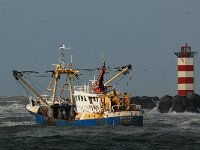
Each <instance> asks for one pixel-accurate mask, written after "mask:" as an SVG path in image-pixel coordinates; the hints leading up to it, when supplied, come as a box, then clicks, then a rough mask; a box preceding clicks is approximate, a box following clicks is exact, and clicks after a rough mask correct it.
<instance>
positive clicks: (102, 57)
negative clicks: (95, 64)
mask: <svg viewBox="0 0 200 150" xmlns="http://www.w3.org/2000/svg"><path fill="white" fill-rule="evenodd" d="M101 59H102V62H104V61H105V60H104V56H103V53H102V54H101Z"/></svg>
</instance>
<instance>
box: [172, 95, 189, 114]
mask: <svg viewBox="0 0 200 150" xmlns="http://www.w3.org/2000/svg"><path fill="white" fill-rule="evenodd" d="M185 110H186V103H185V98H184V97H180V96H174V97H173V98H172V111H175V112H184V111H185Z"/></svg>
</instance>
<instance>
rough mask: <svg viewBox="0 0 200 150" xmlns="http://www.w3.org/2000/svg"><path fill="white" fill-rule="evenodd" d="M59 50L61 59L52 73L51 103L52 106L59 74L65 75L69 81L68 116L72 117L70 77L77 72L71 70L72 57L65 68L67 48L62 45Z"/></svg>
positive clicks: (77, 71)
mask: <svg viewBox="0 0 200 150" xmlns="http://www.w3.org/2000/svg"><path fill="white" fill-rule="evenodd" d="M59 49H60V50H61V58H60V59H59V60H60V64H56V68H55V71H54V72H53V75H54V78H55V81H54V88H53V96H52V97H53V99H52V103H53V105H54V103H55V98H56V92H57V83H58V80H59V79H60V75H61V74H67V77H68V79H69V96H70V101H69V104H70V105H71V109H70V116H71V117H73V104H74V101H73V85H72V77H73V76H74V75H76V74H77V73H79V70H73V69H72V57H71V63H70V64H68V69H66V68H65V59H64V50H66V49H67V48H65V46H64V45H63V46H60V48H59ZM68 49H69V48H68Z"/></svg>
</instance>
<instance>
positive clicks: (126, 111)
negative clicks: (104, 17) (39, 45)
mask: <svg viewBox="0 0 200 150" xmlns="http://www.w3.org/2000/svg"><path fill="white" fill-rule="evenodd" d="M59 49H60V51H61V57H60V58H59V60H60V62H59V63H58V64H55V69H54V70H53V71H48V72H51V73H52V76H51V82H50V84H49V85H48V87H47V89H46V91H48V92H50V93H51V95H47V94H46V92H44V93H42V94H40V93H39V92H38V91H37V89H35V88H34V86H32V85H31V83H29V82H28V81H27V78H26V75H28V74H31V73H37V72H34V71H16V70H13V76H14V77H15V79H16V80H17V81H18V82H19V83H20V85H22V87H24V88H25V89H26V90H27V91H29V93H30V95H29V101H30V102H29V103H28V104H27V105H26V109H27V110H28V111H29V112H30V113H31V114H32V115H34V117H35V121H36V123H37V124H40V125H54V126H100V125H110V126H118V125H124V126H128V125H137V126H142V125H143V116H142V108H141V106H140V105H135V104H131V103H130V95H129V94H127V93H123V94H122V93H120V92H119V91H117V90H116V89H115V88H113V87H112V86H111V85H110V83H111V82H112V81H113V80H115V79H116V78H117V77H119V76H120V75H126V74H127V73H129V70H131V69H132V66H131V65H127V66H123V67H120V69H119V71H118V73H117V74H116V75H115V76H113V77H112V78H111V79H110V80H108V81H107V82H105V83H104V76H105V74H106V69H107V67H106V65H105V62H104V63H103V65H102V67H100V68H98V70H99V76H98V78H97V80H96V79H95V78H94V79H93V80H91V81H90V82H89V83H88V84H82V85H78V86H74V87H73V85H72V81H73V77H76V78H77V77H78V76H79V71H80V70H81V69H76V70H74V69H72V61H71V63H69V64H65V55H64V51H65V50H66V48H65V46H64V45H63V46H61V47H60V48H59ZM61 75H62V76H64V78H66V79H65V81H68V83H67V84H66V83H64V86H63V88H62V90H61V91H62V92H63V91H64V90H65V89H66V87H65V86H68V88H69V89H68V90H69V94H68V95H69V96H68V98H67V96H66V97H65V96H64V97H63V96H60V95H59V94H58V92H57V91H58V83H60V82H59V80H61ZM64 87H65V88H64ZM62 92H61V93H62Z"/></svg>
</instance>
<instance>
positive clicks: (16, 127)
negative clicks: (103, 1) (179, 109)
mask: <svg viewBox="0 0 200 150" xmlns="http://www.w3.org/2000/svg"><path fill="white" fill-rule="evenodd" d="M26 102H28V100H27V99H26V98H24V97H0V149H70V150H73V149H94V150H96V149H102V150H104V149H109V150H110V149H120V150H121V149H139V150H140V149H142V150H149V149H151V150H155V149H162V150H168V149H170V150H171V149H180V150H189V149H192V150H193V149H194V150H199V149H200V115H199V114H192V113H181V114H178V113H169V114H160V113H158V112H157V110H156V109H154V110H150V111H145V114H144V126H143V127H135V126H125V127H123V126H118V127H108V126H102V127H43V126H38V125H36V124H35V122H34V118H33V117H32V116H31V115H30V114H29V113H28V112H27V111H26V109H25V104H26Z"/></svg>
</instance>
